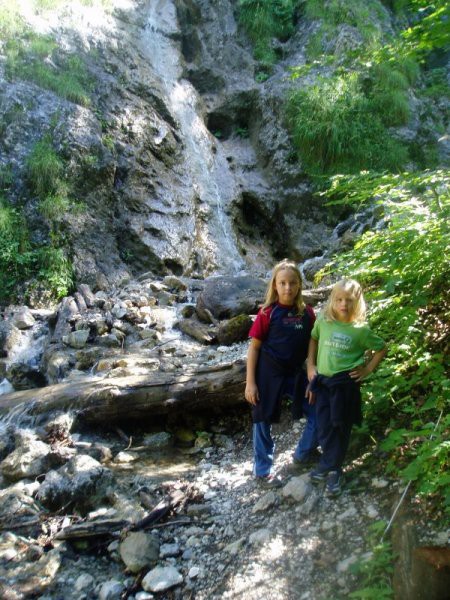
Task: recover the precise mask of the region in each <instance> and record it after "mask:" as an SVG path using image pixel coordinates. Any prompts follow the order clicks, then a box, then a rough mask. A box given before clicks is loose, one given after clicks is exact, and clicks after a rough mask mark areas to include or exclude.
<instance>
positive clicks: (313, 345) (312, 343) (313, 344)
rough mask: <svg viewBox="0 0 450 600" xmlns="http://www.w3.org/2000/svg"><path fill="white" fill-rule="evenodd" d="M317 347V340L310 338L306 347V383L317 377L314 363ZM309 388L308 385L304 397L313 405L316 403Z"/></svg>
mask: <svg viewBox="0 0 450 600" xmlns="http://www.w3.org/2000/svg"><path fill="white" fill-rule="evenodd" d="M318 347H319V340H315V339H314V338H311V339H310V340H309V346H308V358H307V359H306V367H307V371H308V381H309V382H310V383H311V381H312V380H313V379H314V377H315V376H316V375H317V366H316V361H317V349H318ZM309 388H310V386H309V385H308V387H307V388H306V397H307V398H308V403H309V404H314V403H315V401H316V395H315V394H314V393H313V392H311V391H310V389H309Z"/></svg>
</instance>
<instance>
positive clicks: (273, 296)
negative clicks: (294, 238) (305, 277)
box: [262, 258, 305, 313]
mask: <svg viewBox="0 0 450 600" xmlns="http://www.w3.org/2000/svg"><path fill="white" fill-rule="evenodd" d="M283 270H287V271H292V272H293V273H295V275H296V277H297V278H298V283H299V288H298V293H297V295H296V296H295V298H294V306H295V307H296V309H297V313H301V312H303V310H304V308H305V303H304V302H303V298H302V276H301V274H300V271H299V270H298V267H297V265H296V264H295V262H294V261H292V260H289V259H288V258H283V260H281V261H280V262H279V263H277V264H276V265H275V266H274V268H273V269H272V277H271V278H270V281H269V283H268V284H267V290H266V297H265V300H264V304H263V305H262V310H263V311H265V310H266V308H268V307H269V306H270V305H271V304H273V303H274V302H278V294H277V290H276V289H275V279H276V277H277V275H278V273H279V272H280V271H283Z"/></svg>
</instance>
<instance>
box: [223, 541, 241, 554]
mask: <svg viewBox="0 0 450 600" xmlns="http://www.w3.org/2000/svg"><path fill="white" fill-rule="evenodd" d="M244 543H245V538H244V537H242V538H240V539H239V540H237V541H236V542H232V543H231V544H228V546H225V548H224V551H225V552H228V554H231V555H232V556H236V554H238V553H239V550H240V549H241V548H242V546H243V545H244Z"/></svg>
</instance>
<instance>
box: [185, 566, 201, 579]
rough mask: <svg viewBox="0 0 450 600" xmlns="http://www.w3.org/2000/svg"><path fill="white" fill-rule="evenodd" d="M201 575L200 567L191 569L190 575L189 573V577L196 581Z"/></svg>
mask: <svg viewBox="0 0 450 600" xmlns="http://www.w3.org/2000/svg"><path fill="white" fill-rule="evenodd" d="M199 574H200V568H199V567H191V568H190V569H189V573H188V577H189V578H190V579H195V578H196V577H198V576H199Z"/></svg>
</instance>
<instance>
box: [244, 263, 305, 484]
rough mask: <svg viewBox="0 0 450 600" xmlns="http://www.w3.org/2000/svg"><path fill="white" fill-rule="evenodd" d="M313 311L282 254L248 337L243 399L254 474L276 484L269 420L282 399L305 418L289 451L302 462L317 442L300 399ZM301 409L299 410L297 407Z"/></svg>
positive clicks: (296, 274) (292, 265) (272, 420)
mask: <svg viewBox="0 0 450 600" xmlns="http://www.w3.org/2000/svg"><path fill="white" fill-rule="evenodd" d="M314 320H315V315H314V311H313V309H312V308H311V307H310V306H305V303H304V302H303V299H302V287H301V276H300V272H299V270H298V268H297V266H296V265H295V263H294V262H292V261H289V260H287V259H284V260H282V261H281V262H280V263H278V264H277V265H275V267H274V269H273V272H272V277H271V279H270V281H269V284H268V286H267V292H266V299H265V302H264V304H263V306H262V307H261V309H260V311H259V312H258V315H257V317H256V320H255V322H254V323H253V325H252V327H251V329H250V332H249V336H250V337H251V341H250V346H249V349H248V354H247V382H246V387H245V399H246V400H247V402H249V403H250V404H251V405H252V420H253V449H254V468H253V473H254V475H255V476H256V477H257V478H258V479H259V480H260V481H262V482H264V483H268V484H272V483H273V484H275V485H276V484H277V483H278V481H277V480H276V479H275V478H273V476H272V473H271V470H272V465H273V456H274V449H275V444H274V441H273V439H272V435H271V424H272V423H276V422H278V421H279V418H280V412H281V400H282V398H283V396H285V395H291V396H293V398H294V409H297V410H295V411H294V412H295V413H296V416H299V415H300V414H301V413H302V412H303V414H304V415H305V416H306V418H307V423H306V427H305V430H304V432H303V435H302V437H301V439H300V441H299V443H298V445H297V448H296V450H295V453H294V462H303V461H305V460H306V459H307V458H308V455H310V454H311V453H312V452H314V451H315V450H316V447H317V433H316V422H315V410H314V407H313V406H311V405H309V404H308V401H307V400H306V399H305V393H306V385H307V377H306V373H305V370H304V368H303V367H304V362H305V359H306V355H307V351H308V344H309V340H310V337H311V330H312V327H313V325H314ZM298 408H300V410H298Z"/></svg>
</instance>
